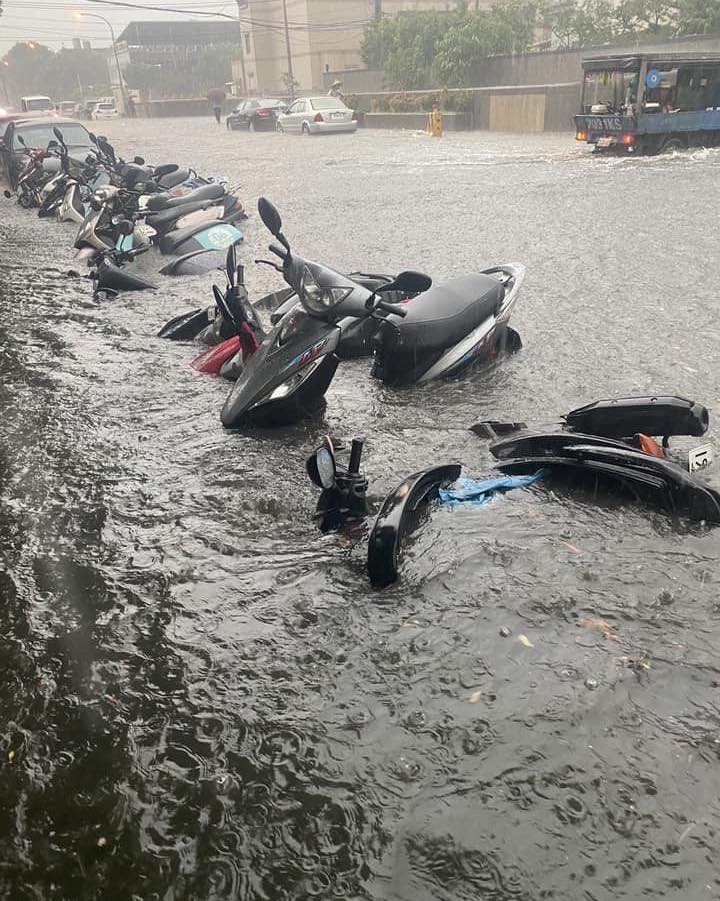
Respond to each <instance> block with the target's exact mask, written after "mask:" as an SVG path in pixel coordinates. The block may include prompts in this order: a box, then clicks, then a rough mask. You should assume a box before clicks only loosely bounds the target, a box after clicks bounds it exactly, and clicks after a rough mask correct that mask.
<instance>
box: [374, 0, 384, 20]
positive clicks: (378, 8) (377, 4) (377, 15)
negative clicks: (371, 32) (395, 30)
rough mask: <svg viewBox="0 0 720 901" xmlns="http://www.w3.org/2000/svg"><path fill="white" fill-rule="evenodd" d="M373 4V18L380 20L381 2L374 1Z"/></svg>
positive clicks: (379, 0)
mask: <svg viewBox="0 0 720 901" xmlns="http://www.w3.org/2000/svg"><path fill="white" fill-rule="evenodd" d="M374 2H375V18H376V19H382V0H374Z"/></svg>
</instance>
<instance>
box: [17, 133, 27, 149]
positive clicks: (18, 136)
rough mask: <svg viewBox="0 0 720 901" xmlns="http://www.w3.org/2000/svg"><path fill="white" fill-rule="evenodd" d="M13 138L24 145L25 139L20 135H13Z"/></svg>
mask: <svg viewBox="0 0 720 901" xmlns="http://www.w3.org/2000/svg"><path fill="white" fill-rule="evenodd" d="M15 140H16V141H17V142H18V144H22V146H23V147H25V146H26V144H25V139H24V138H23V136H22V135H15Z"/></svg>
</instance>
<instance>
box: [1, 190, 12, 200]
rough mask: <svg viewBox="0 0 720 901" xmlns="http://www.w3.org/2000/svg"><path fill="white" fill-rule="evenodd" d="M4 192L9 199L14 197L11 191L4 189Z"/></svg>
mask: <svg viewBox="0 0 720 901" xmlns="http://www.w3.org/2000/svg"><path fill="white" fill-rule="evenodd" d="M3 194H4V195H5V196H6V197H7V199H8V200H10V198H11V197H12V194H11V193H10V192H9V191H3Z"/></svg>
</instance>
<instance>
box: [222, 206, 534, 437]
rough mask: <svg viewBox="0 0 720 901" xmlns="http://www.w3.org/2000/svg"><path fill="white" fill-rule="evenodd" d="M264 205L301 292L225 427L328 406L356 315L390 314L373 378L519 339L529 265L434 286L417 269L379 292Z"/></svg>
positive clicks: (424, 376)
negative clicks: (286, 231) (314, 248)
mask: <svg viewBox="0 0 720 901" xmlns="http://www.w3.org/2000/svg"><path fill="white" fill-rule="evenodd" d="M258 211H259V213H260V217H261V218H262V220H263V222H264V223H265V225H266V226H267V228H268V230H269V231H270V232H271V234H273V235H274V237H275V238H276V239H277V240H278V241H279V242H280V245H282V246H278V245H277V244H274V245H271V247H270V250H271V252H272V253H274V254H275V255H276V256H277V257H279V259H280V260H281V261H282V266H277V265H276V264H271V265H274V266H275V268H276V269H277V270H278V271H279V272H282V274H283V277H284V278H285V281H286V282H287V283H288V285H290V287H291V288H292V289H293V290H294V291H295V292H297V295H298V298H299V300H300V305H299V306H296V307H294V308H293V309H291V310H290V311H289V312H288V313H287V314H286V315H285V316H284V317H283V318H282V319H281V320H280V322H278V324H277V325H276V326H275V328H274V329H273V331H272V332H270V334H269V335H268V336H267V338H266V339H265V341H263V343H262V345H261V346H260V348H259V349H258V351H257V352H256V353H255V354H254V355H253V356H252V358H251V359H250V360H249V362H248V364H247V366H246V367H245V369H244V371H243V373H242V375H241V376H240V378H239V379H238V380H237V382H236V383H235V386H234V387H233V389H232V391H231V392H230V395H229V396H228V398H227V400H226V401H225V405H224V406H223V409H222V412H221V414H220V418H221V420H222V423H223V425H225V426H228V427H238V426H243V425H250V424H254V425H265V426H274V425H282V424H287V423H291V422H296V421H297V420H298V419H301V418H303V417H304V416H307V415H309V414H311V413H312V412H313V411H314V410H316V409H317V408H318V407H319V406H320V405H321V403H322V401H323V398H324V396H325V392H326V391H327V389H328V387H329V385H330V383H331V382H332V379H333V377H334V375H335V372H336V370H337V367H338V364H339V362H340V359H341V357H340V354H339V352H338V348H339V346H340V345H341V343H342V341H343V336H344V335H345V333H346V332H347V331H348V329H350V328H352V327H357V323H358V321H364V320H367V319H373V318H374V319H378V318H382V314H383V313H384V314H386V318H384V319H383V321H382V322H381V323H380V327H379V329H378V332H377V337H376V339H375V364H374V367H373V373H372V374H373V375H374V376H375V377H376V378H379V379H381V380H382V381H384V382H386V383H388V384H403V383H405V384H413V383H419V382H426V381H430V380H431V379H436V378H440V377H443V376H448V375H452V374H454V373H457V372H459V371H460V370H462V369H464V368H465V367H467V366H470V365H471V364H473V363H476V362H481V361H485V360H488V359H491V358H493V357H494V356H496V355H497V354H498V353H499V352H500V351H502V350H503V349H506V348H514V347H517V346H518V343H519V338H518V337H517V336H516V335H515V333H514V332H513V331H512V330H511V329H510V328H509V327H508V324H507V323H508V319H509V317H510V313H511V310H512V308H513V306H514V304H515V301H516V300H517V297H518V294H519V290H520V286H521V284H522V281H523V279H524V275H525V269H524V267H523V266H519V265H514V266H502V267H497V268H493V269H488V270H485V271H484V272H482V273H478V274H476V275H470V276H464V277H462V278H458V279H453V280H452V281H449V282H446V283H445V284H443V285H440V286H437V287H435V288H432V289H431V285H432V281H431V279H430V278H429V277H428V276H427V275H423V274H422V273H419V272H401V273H400V274H399V275H398V276H397V278H396V279H395V280H394V281H392V282H390V283H387V284H382V285H379V286H378V287H377V288H375V289H369V288H365V287H363V286H362V285H360V284H358V283H357V282H354V281H352V280H351V279H349V278H348V277H347V276H344V275H341V274H340V273H338V272H336V271H334V270H332V269H330V268H328V267H327V266H324V265H322V264H321V263H315V262H311V261H310V260H305V259H303V258H302V257H299V256H297V255H295V254H294V253H292V252H291V249H290V244H289V243H288V241H287V238H286V237H285V236H284V235H283V233H282V221H281V219H280V214H279V213H278V211H277V210H276V209H275V207H274V206H273V205H272V204H271V203H270V202H269V201H268V200H266V199H265V198H261V199H260V201H259V202H258ZM397 291H399V292H402V293H403V294H418V295H420V296H418V297H415V299H414V300H413V301H412V303H411V304H408V305H407V306H405V305H402V304H394V303H389V302H388V301H387V300H386V299H385V296H387V295H388V294H389V293H391V292H397Z"/></svg>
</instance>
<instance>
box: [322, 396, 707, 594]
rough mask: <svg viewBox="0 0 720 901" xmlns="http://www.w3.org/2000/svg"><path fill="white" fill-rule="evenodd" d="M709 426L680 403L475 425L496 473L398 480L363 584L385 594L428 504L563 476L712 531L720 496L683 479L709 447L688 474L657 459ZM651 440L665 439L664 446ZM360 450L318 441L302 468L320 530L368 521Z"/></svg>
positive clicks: (594, 407) (374, 534)
mask: <svg viewBox="0 0 720 901" xmlns="http://www.w3.org/2000/svg"><path fill="white" fill-rule="evenodd" d="M707 428H708V412H707V409H706V408H705V407H704V406H703V405H702V404H698V403H696V402H694V401H691V400H687V399H685V398H680V397H633V398H621V399H618V400H607V401H596V402H595V403H592V404H588V405H586V406H584V407H580V408H578V409H577V410H573V411H571V412H570V413H568V414H567V415H566V416H565V417H563V424H562V427H561V428H558V429H556V430H555V431H550V430H543V431H532V430H530V429H528V428H527V426H526V425H525V423H519V422H499V421H493V422H491V423H490V422H486V423H478V424H477V425H476V426H473V431H475V432H476V434H481V435H483V436H484V437H492V438H494V440H493V443H492V444H491V445H490V451H491V453H492V454H493V456H495V458H496V459H497V460H498V463H497V465H496V471H495V473H494V474H493V475H491V476H490V477H483V478H482V479H480V480H478V479H469V478H466V479H460V473H461V467H460V465H459V464H457V463H448V464H445V465H441V466H436V467H432V468H430V469H426V470H423V471H421V472H417V473H414V474H413V475H411V476H409V477H408V478H406V479H404V480H403V481H402V482H401V483H400V485H398V486H397V488H396V489H395V490H394V491H392V492H391V493H390V494H389V495H388V496H387V497H386V498H385V500H384V501H383V503H382V504H381V506H380V509H379V512H378V514H377V516H376V518H375V521H374V523H373V525H372V528H371V530H370V534H369V539H368V554H367V568H368V575H369V577H370V581H371V583H372V584H373V585H374V586H376V587H383V586H386V585H389V584H391V583H392V582H394V581H395V580H396V579H397V578H398V573H399V560H400V555H401V551H402V547H403V543H404V541H405V539H406V538H407V537H408V536H409V535H410V534H411V533H412V532H413V531H414V530H415V529H416V528H417V527H418V526H419V525H421V524H422V522H423V520H424V518H425V516H426V515H427V514H428V513H429V511H430V510H431V509H432V506H433V504H434V503H435V502H440V503H445V504H449V505H451V506H457V505H459V504H463V503H471V504H473V505H478V504H484V503H487V501H488V500H489V499H490V498H492V497H493V496H495V495H497V494H499V493H505V492H507V491H511V490H514V489H518V488H529V487H531V486H532V485H534V484H536V483H538V482H542V483H547V484H557V483H558V482H560V481H561V480H564V481H567V479H568V476H570V477H571V479H572V481H579V482H580V483H581V484H586V483H587V482H588V481H590V482H592V484H593V485H594V487H595V488H597V487H598V486H599V485H602V486H603V487H605V488H606V489H607V491H609V492H617V491H618V490H619V491H620V494H621V495H623V496H626V497H627V496H629V497H630V498H631V499H632V500H636V501H649V502H650V503H653V504H655V505H657V506H660V507H661V508H663V509H666V510H668V511H669V512H670V514H671V515H674V514H680V515H682V516H686V517H688V518H689V519H690V520H692V521H695V522H703V523H706V524H710V525H720V492H718V491H716V490H715V489H714V488H712V487H711V486H710V485H708V484H706V483H705V482H704V481H702V480H701V479H699V478H697V477H696V476H695V477H694V476H693V475H692V474H691V473H692V472H693V471H698V470H704V469H706V468H707V467H708V466H709V465H710V463H711V462H712V446H711V445H709V444H707V445H703V446H700V447H696V448H693V449H692V450H691V451H690V452H689V454H688V458H687V466H686V467H683V466H680V465H679V464H678V463H676V462H674V461H673V460H671V459H668V458H667V457H666V456H665V450H666V449H667V445H668V441H669V438H670V437H671V436H691V437H697V436H701V435H704V434H705V432H706V431H707ZM489 432H492V434H491V435H490V434H488V433H489ZM653 434H655V435H661V436H663V444H664V445H665V449H664V448H663V447H661V445H660V444H658V443H657V442H656V441H655V440H654V438H652V437H651V435H653ZM500 436H501V437H500ZM620 436H630V437H624V438H623V437H620ZM363 444H364V439H360V438H356V439H354V440H353V442H352V446H351V451H350V458H349V463H348V464H347V465H343V464H341V463H340V462H339V455H338V450H339V447H338V446H334V445H333V442H332V440H331V439H330V438H325V440H324V441H323V444H322V445H321V446H320V447H319V448H317V450H315V451H314V452H313V454H311V455H310V457H309V458H308V460H307V462H306V469H307V473H308V475H309V477H310V480H311V481H312V482H313V484H315V485H316V486H317V487H318V488H321V489H322V491H321V494H320V498H319V500H318V504H317V512H316V518H317V520H318V522H319V525H320V528H321V530H322V531H329V530H332V529H338V528H341V527H342V526H344V525H345V524H346V523H353V522H365V521H366V520H367V518H368V517H369V516H370V515H371V512H370V507H369V504H368V502H367V488H368V482H367V479H366V478H365V476H364V475H363V474H362V473H361V471H360V461H361V456H362V450H363ZM688 469H689V470H690V472H688ZM498 470H499V472H500V475H499V474H498V472H497V471H498ZM458 480H459V481H458ZM452 483H457V484H455V485H452ZM451 485H452V487H450V486H451Z"/></svg>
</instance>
